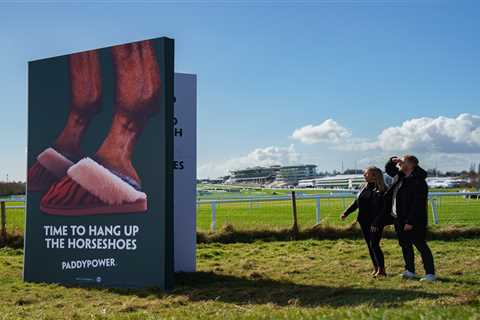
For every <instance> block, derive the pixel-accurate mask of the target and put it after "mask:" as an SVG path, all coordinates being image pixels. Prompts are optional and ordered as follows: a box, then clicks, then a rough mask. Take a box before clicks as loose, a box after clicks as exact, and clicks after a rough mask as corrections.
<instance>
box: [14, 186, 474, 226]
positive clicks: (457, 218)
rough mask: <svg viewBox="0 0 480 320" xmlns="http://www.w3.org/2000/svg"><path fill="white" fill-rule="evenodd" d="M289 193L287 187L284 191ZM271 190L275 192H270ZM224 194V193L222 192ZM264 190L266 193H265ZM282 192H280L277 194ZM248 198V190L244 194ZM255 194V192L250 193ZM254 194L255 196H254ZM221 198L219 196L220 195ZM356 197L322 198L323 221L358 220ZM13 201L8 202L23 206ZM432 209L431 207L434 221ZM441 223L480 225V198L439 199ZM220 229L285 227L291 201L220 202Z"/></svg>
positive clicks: (307, 210)
mask: <svg viewBox="0 0 480 320" xmlns="http://www.w3.org/2000/svg"><path fill="white" fill-rule="evenodd" d="M283 191H284V192H285V193H286V192H288V191H287V190H283ZM269 192H271V191H269ZM218 194H222V195H223V193H221V192H220V193H218ZM265 194H266V192H263V194H262V195H265ZM277 194H278V193H277ZM241 195H243V196H244V197H245V196H247V194H245V193H241ZM250 195H251V194H250ZM252 196H253V195H252ZM217 198H218V197H217ZM352 199H353V198H347V199H322V200H321V210H320V219H321V223H323V224H329V225H347V224H350V223H351V222H352V221H354V220H355V217H356V214H355V213H354V214H352V215H351V216H350V217H349V218H348V219H347V221H345V222H342V221H341V220H340V219H339V216H340V214H341V213H342V211H343V210H344V209H345V207H346V206H348V205H349V204H350V202H351V201H352ZM21 204H22V203H19V202H17V203H15V202H10V203H8V205H21ZM297 211H298V221H299V225H300V227H311V226H313V225H315V223H316V202H315V200H314V199H298V200H297ZM211 212H212V209H211V205H210V204H209V203H202V204H199V205H198V207H197V229H198V230H199V231H207V230H209V229H210V226H211V222H212V220H211V219H212V214H211ZM431 212H432V210H431V206H429V215H430V223H431V222H432V213H431ZM438 213H439V223H440V225H441V226H442V225H443V226H445V225H462V226H480V200H477V199H464V198H463V197H461V196H450V197H439V198H438ZM216 220H217V228H220V227H221V226H223V225H227V224H231V225H233V226H234V227H235V229H237V230H250V229H267V230H270V229H281V228H288V227H290V226H291V225H292V209H291V201H289V200H285V201H268V202H252V203H250V202H242V203H218V204H217V206H216ZM23 227H24V210H23V209H8V211H7V228H8V230H9V231H13V230H18V231H20V232H23Z"/></svg>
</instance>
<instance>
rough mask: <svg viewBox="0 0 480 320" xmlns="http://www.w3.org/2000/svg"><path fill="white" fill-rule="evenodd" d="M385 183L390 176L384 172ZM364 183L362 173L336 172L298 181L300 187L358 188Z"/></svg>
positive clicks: (388, 181) (388, 182) (388, 183)
mask: <svg viewBox="0 0 480 320" xmlns="http://www.w3.org/2000/svg"><path fill="white" fill-rule="evenodd" d="M384 179H385V183H386V184H387V185H390V183H391V180H392V178H390V177H389V176H388V175H386V174H384ZM364 183H365V178H364V177H363V174H338V175H335V176H328V177H321V178H313V179H304V180H300V181H299V182H298V187H300V188H321V189H358V188H359V187H360V186H362V185H363V184H364Z"/></svg>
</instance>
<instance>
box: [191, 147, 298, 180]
mask: <svg viewBox="0 0 480 320" xmlns="http://www.w3.org/2000/svg"><path fill="white" fill-rule="evenodd" d="M299 158H300V156H299V154H298V153H297V152H296V151H295V147H294V145H293V144H292V145H290V146H289V147H276V146H270V147H266V148H257V149H254V150H253V151H251V152H249V153H248V154H246V155H244V156H241V157H236V158H231V159H228V160H226V161H222V162H218V163H206V164H203V165H201V166H199V167H198V176H199V177H219V176H223V175H226V174H228V172H229V171H230V170H234V169H244V168H247V167H254V166H271V165H288V164H293V163H296V162H298V161H299Z"/></svg>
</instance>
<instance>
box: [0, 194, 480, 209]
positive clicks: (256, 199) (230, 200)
mask: <svg viewBox="0 0 480 320" xmlns="http://www.w3.org/2000/svg"><path fill="white" fill-rule="evenodd" d="M354 195H355V193H353V192H352V193H346V192H341V193H324V194H297V195H296V198H297V199H298V200H302V199H303V200H305V199H342V198H343V199H345V198H352V197H353V196H354ZM460 196H480V192H430V193H429V194H428V198H429V199H432V198H434V197H460ZM291 199H292V197H291V195H290V194H287V195H285V196H274V197H272V196H256V197H252V196H248V197H243V198H223V199H197V204H205V203H208V204H210V203H212V202H215V203H242V202H267V201H287V200H291ZM0 201H1V202H3V201H4V202H23V203H25V199H14V200H11V199H0ZM6 208H7V209H22V208H23V209H24V208H25V204H24V205H12V206H9V205H7V206H6Z"/></svg>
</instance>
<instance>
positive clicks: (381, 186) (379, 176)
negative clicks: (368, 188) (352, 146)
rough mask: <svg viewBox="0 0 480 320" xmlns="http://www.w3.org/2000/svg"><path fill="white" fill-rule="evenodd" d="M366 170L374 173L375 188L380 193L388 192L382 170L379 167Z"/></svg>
mask: <svg viewBox="0 0 480 320" xmlns="http://www.w3.org/2000/svg"><path fill="white" fill-rule="evenodd" d="M366 170H367V171H370V172H371V173H373V176H374V177H375V182H374V183H375V187H376V188H377V189H378V191H380V192H385V191H386V190H387V185H386V184H385V179H384V177H383V172H382V170H380V169H379V168H377V167H368V168H367V169H366Z"/></svg>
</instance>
